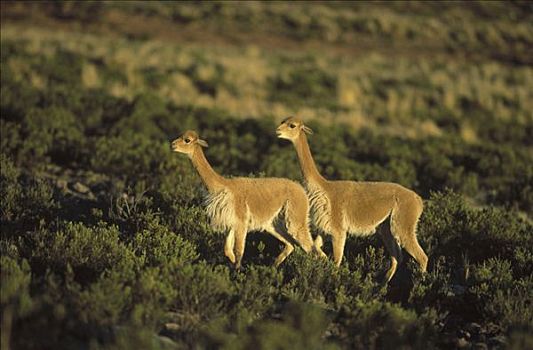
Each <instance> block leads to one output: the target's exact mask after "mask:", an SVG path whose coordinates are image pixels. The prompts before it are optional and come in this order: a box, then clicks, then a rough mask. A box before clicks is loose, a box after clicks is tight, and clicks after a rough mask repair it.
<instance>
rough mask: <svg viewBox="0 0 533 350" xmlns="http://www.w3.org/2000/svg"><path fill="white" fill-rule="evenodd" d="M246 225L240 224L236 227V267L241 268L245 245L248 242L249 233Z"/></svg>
mask: <svg viewBox="0 0 533 350" xmlns="http://www.w3.org/2000/svg"><path fill="white" fill-rule="evenodd" d="M247 233H248V232H247V230H246V226H245V225H244V224H238V225H237V227H235V268H237V269H240V268H241V261H242V256H243V255H244V246H245V244H246V235H247Z"/></svg>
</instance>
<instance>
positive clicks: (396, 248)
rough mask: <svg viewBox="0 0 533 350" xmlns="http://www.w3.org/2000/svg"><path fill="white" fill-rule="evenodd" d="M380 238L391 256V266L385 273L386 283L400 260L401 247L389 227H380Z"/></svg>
mask: <svg viewBox="0 0 533 350" xmlns="http://www.w3.org/2000/svg"><path fill="white" fill-rule="evenodd" d="M379 233H380V236H381V238H382V239H383V244H384V245H385V249H387V251H388V252H389V254H390V256H391V266H390V269H389V271H387V274H386V275H385V283H388V282H389V281H390V280H391V279H392V276H394V274H395V273H396V268H397V267H398V264H400V263H401V262H402V248H401V247H400V245H399V244H398V242H397V241H396V238H394V236H393V235H392V233H391V231H390V229H389V227H382V228H381V229H380V231H379Z"/></svg>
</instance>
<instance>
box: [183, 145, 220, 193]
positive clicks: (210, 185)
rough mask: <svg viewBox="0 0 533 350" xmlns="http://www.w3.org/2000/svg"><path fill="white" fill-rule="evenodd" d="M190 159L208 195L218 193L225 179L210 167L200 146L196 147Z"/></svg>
mask: <svg viewBox="0 0 533 350" xmlns="http://www.w3.org/2000/svg"><path fill="white" fill-rule="evenodd" d="M190 158H191V161H192V164H193V165H194V167H195V168H196V170H197V171H198V174H200V177H201V178H202V180H203V181H204V183H205V185H206V186H207V190H208V191H209V192H210V193H214V192H218V191H220V190H221V189H223V188H224V187H225V182H226V179H225V178H224V177H222V176H220V175H219V174H218V173H217V172H216V171H215V170H214V169H213V168H212V167H211V165H210V164H209V162H208V161H207V159H206V158H205V155H204V151H203V150H202V148H201V147H200V146H197V148H196V150H195V151H194V153H193V154H192V155H191V156H190Z"/></svg>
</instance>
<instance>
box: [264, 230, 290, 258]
mask: <svg viewBox="0 0 533 350" xmlns="http://www.w3.org/2000/svg"><path fill="white" fill-rule="evenodd" d="M266 231H267V232H268V233H270V234H271V235H272V236H274V237H276V238H277V239H279V240H280V241H281V242H282V243H283V244H285V248H284V249H283V250H282V251H281V253H280V254H279V255H278V257H277V258H276V260H275V261H274V265H275V266H276V267H278V266H279V265H280V264H281V263H282V262H283V261H284V260H285V259H286V258H287V257H288V256H289V255H290V254H291V253H292V252H293V251H294V246H293V245H292V244H291V243H290V242H289V241H288V240H287V239H285V237H283V235H281V234H280V233H278V232H276V230H275V229H274V227H270V228H268V229H267V230H266Z"/></svg>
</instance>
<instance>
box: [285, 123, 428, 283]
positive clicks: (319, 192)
mask: <svg viewBox="0 0 533 350" xmlns="http://www.w3.org/2000/svg"><path fill="white" fill-rule="evenodd" d="M306 133H307V134H311V133H312V131H311V129H310V128H308V127H307V126H305V125H304V123H303V122H302V121H301V120H299V119H297V118H294V117H290V118H287V119H286V120H284V121H283V122H282V123H281V125H280V126H279V127H278V128H277V134H278V137H280V138H283V139H287V140H290V141H291V142H292V143H293V145H294V147H295V148H296V153H297V154H298V159H299V161H300V166H301V169H302V173H303V176H304V178H305V184H306V187H307V193H308V197H309V202H310V206H311V217H312V220H313V223H314V224H315V226H316V227H318V228H319V229H320V230H321V231H322V232H321V233H320V234H319V235H318V237H317V238H316V239H315V243H314V244H315V249H317V250H318V249H320V248H321V247H322V244H323V237H322V235H321V234H322V233H326V234H330V235H331V236H332V243H333V258H334V260H335V264H337V266H339V265H340V264H341V261H342V256H343V251H344V245H345V242H346V236H347V234H348V233H350V234H355V235H359V236H365V235H370V234H373V233H375V232H376V228H377V227H378V226H379V225H380V224H381V223H382V222H384V221H385V220H386V219H387V218H389V217H390V225H389V226H390V227H389V228H387V227H385V225H384V226H382V227H380V235H381V237H382V238H383V242H384V244H385V247H386V249H387V250H388V252H389V253H390V255H391V267H390V269H389V270H388V271H387V274H386V276H385V280H386V281H387V282H388V281H390V279H391V278H392V276H394V273H395V272H396V268H397V265H398V263H400V261H401V259H402V254H401V248H400V247H401V246H402V247H403V248H405V250H406V251H407V252H408V253H409V254H410V255H412V256H413V257H414V258H415V260H416V261H417V262H418V264H419V265H420V268H421V269H422V271H426V268H427V261H428V258H427V256H426V254H425V253H424V251H423V250H422V248H421V247H420V245H419V244H418V241H417V239H416V225H417V222H418V219H419V218H420V215H421V213H422V210H423V203H422V199H421V198H420V196H418V195H417V194H416V193H415V192H413V191H411V190H409V189H407V188H405V187H403V186H401V185H398V184H395V183H389V182H359V181H328V180H326V179H325V178H324V177H322V175H321V174H320V173H319V171H318V169H317V167H316V164H315V162H314V160H313V157H312V155H311V151H310V149H309V144H308V142H307V136H306Z"/></svg>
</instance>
